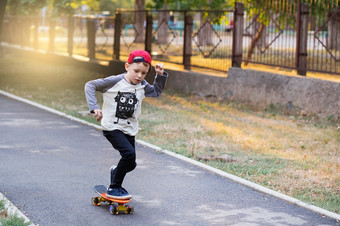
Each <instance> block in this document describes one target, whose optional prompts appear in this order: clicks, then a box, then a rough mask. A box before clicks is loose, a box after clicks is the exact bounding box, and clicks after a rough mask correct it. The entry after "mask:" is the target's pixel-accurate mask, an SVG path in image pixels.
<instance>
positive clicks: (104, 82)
mask: <svg viewBox="0 0 340 226" xmlns="http://www.w3.org/2000/svg"><path fill="white" fill-rule="evenodd" d="M124 75H125V73H123V74H120V75H116V76H114V75H113V76H110V77H107V78H103V79H96V80H92V81H89V82H88V83H86V85H85V95H86V100H87V103H88V105H89V109H90V111H93V110H95V109H100V107H99V106H98V104H97V99H96V95H95V94H96V91H99V92H102V93H103V108H102V112H103V118H102V121H101V125H102V128H103V130H107V131H112V130H116V129H118V130H121V131H122V132H124V133H125V134H128V135H130V136H135V135H136V134H137V132H138V116H139V115H140V113H141V106H142V100H143V99H144V97H158V96H160V94H161V92H162V91H163V89H164V87H165V83H166V81H167V78H168V73H166V72H164V74H163V75H162V76H159V75H156V77H155V81H154V83H153V85H150V84H149V83H148V82H147V81H145V80H143V81H142V82H141V83H139V84H137V85H133V84H130V83H129V82H128V81H127V80H126V79H125V77H124Z"/></svg>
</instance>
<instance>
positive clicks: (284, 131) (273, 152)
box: [0, 52, 340, 213]
mask: <svg viewBox="0 0 340 226" xmlns="http://www.w3.org/2000/svg"><path fill="white" fill-rule="evenodd" d="M0 68H1V69H0V76H1V80H0V89H2V90H5V91H7V92H10V93H13V94H15V95H18V96H21V97H24V98H27V99H30V100H33V101H36V102H38V103H41V104H44V105H47V106H49V107H52V108H55V109H57V110H60V111H63V112H66V113H67V114H70V115H73V116H76V117H79V118H82V119H85V120H88V121H91V122H93V123H96V122H95V120H94V119H93V118H91V117H90V116H87V115H84V114H82V112H87V111H88V108H87V103H86V100H85V96H84V91H83V89H84V84H85V83H86V82H87V81H89V80H91V79H95V78H98V77H101V75H99V74H96V73H94V72H90V71H86V70H85V69H82V68H76V67H73V66H67V65H63V66H60V65H58V64H53V63H48V62H47V61H44V60H33V58H30V59H28V58H26V59H24V58H22V57H20V55H14V54H13V53H10V52H9V53H7V54H5V56H4V57H3V58H0ZM170 76H171V75H170ZM98 98H99V100H100V102H101V98H100V95H98ZM137 139H141V140H144V141H146V142H149V143H152V144H155V145H158V146H160V147H162V148H164V149H167V150H170V151H173V152H176V153H179V154H182V155H185V156H188V157H190V158H193V159H196V160H199V161H203V162H205V163H206V164H209V165H211V166H213V167H216V168H219V169H221V170H224V171H226V172H228V173H231V174H234V175H237V176H240V177H242V178H245V179H247V180H250V181H253V182H255V183H258V184H261V185H263V186H266V187H268V188H271V189H273V190H276V191H279V192H282V193H284V194H287V195H290V196H292V197H295V198H298V199H300V200H302V201H305V202H307V203H310V204H313V205H316V206H319V207H321V208H325V209H327V210H330V211H333V212H336V213H340V174H339V172H340V157H339V156H340V122H339V121H336V120H335V119H334V117H331V116H330V117H328V118H325V119H321V118H318V117H317V116H315V115H314V116H313V115H312V116H309V117H306V116H302V115H299V114H298V113H296V114H294V115H292V114H290V115H289V114H285V112H284V108H282V107H280V106H275V105H271V106H268V107H267V108H265V109H256V108H254V107H250V106H247V105H245V104H242V103H237V102H223V101H220V102H218V101H215V100H214V99H203V98H199V97H196V96H190V95H185V94H181V93H175V92H173V91H169V90H167V91H166V92H164V93H163V94H162V96H161V97H160V98H158V99H155V98H146V99H145V100H144V102H143V110H142V115H141V117H140V132H139V134H138V135H137ZM226 156H227V157H228V158H227V159H228V160H227V161H224V160H223V158H222V157H226Z"/></svg>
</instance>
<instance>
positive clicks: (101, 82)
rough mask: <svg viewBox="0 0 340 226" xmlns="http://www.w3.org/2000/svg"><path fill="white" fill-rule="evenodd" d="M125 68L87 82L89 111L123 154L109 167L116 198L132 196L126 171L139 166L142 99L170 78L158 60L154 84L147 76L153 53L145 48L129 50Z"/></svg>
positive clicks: (110, 193) (153, 94) (110, 194)
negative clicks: (100, 102) (99, 98)
mask: <svg viewBox="0 0 340 226" xmlns="http://www.w3.org/2000/svg"><path fill="white" fill-rule="evenodd" d="M125 70H126V72H125V73H123V74H119V75H112V76H109V77H107V78H103V79H96V80H92V81H89V82H88V83H86V85H85V95H86V100H87V103H88V105H89V109H90V112H91V113H92V114H93V115H94V117H96V119H97V121H100V120H101V126H102V129H103V134H104V136H105V137H106V138H107V140H108V141H109V142H110V143H111V144H112V146H113V148H114V149H116V150H118V151H119V153H120V155H121V159H120V160H119V162H118V165H117V166H116V167H115V166H112V167H111V169H110V176H111V180H110V181H111V182H110V186H109V187H108V189H107V196H108V197H111V198H116V199H129V198H131V195H130V194H129V193H128V192H127V191H126V190H125V189H124V188H123V187H122V183H123V180H124V177H125V175H126V174H127V173H128V172H130V171H132V170H134V169H135V168H136V166H137V164H136V152H135V136H136V134H137V132H138V116H139V115H140V113H141V106H142V100H143V99H144V97H159V96H160V94H161V92H162V91H163V89H164V87H165V83H166V81H167V78H168V73H167V72H165V71H164V69H163V64H156V65H155V70H156V77H155V80H154V83H153V85H150V84H149V83H148V82H147V81H145V80H144V78H145V76H146V74H147V73H148V72H149V71H151V56H150V54H149V53H148V52H146V51H144V50H135V51H132V52H131V53H130V55H129V58H128V60H127V62H126V63H125ZM96 91H99V92H101V93H103V106H102V109H100V107H99V106H98V104H97V99H96V95H95V93H96Z"/></svg>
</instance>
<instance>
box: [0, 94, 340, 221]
mask: <svg viewBox="0 0 340 226" xmlns="http://www.w3.org/2000/svg"><path fill="white" fill-rule="evenodd" d="M0 106H1V107H0V109H1V110H0V192H1V193H2V194H4V195H5V196H6V197H7V198H8V199H9V200H10V201H11V202H12V203H14V204H15V205H16V206H17V207H18V208H19V209H20V210H21V211H22V212H23V213H25V214H26V215H27V216H28V218H29V219H30V220H32V222H33V223H34V224H39V225H82V226H84V225H308V226H310V225H339V223H337V222H336V220H335V219H333V218H329V217H323V216H322V215H320V214H318V213H315V212H312V211H310V210H307V209H305V208H302V207H298V206H296V205H293V204H290V203H288V202H285V201H283V200H281V199H277V198H274V197H272V196H269V195H266V194H263V193H260V192H258V191H255V190H253V189H251V188H249V187H246V186H243V185H241V184H239V183H236V182H233V181H231V180H229V179H227V178H225V177H223V176H220V175H217V174H215V173H213V172H211V171H208V170H205V169H202V168H201V167H198V166H195V165H192V164H190V163H188V162H185V161H182V160H179V159H177V158H174V157H172V156H169V155H166V154H164V153H161V152H158V151H155V150H152V149H151V148H149V147H145V146H142V145H140V144H137V145H136V152H137V164H138V166H137V168H136V169H135V170H134V171H133V172H131V173H129V174H128V175H127V176H126V179H125V181H124V184H123V186H124V187H125V188H126V189H127V190H128V191H129V192H130V193H131V194H132V196H133V198H132V200H131V202H130V203H131V205H133V207H134V213H133V214H131V215H118V216H117V215H111V214H110V213H109V210H108V209H109V208H108V205H101V206H93V205H92V204H91V198H92V197H93V196H95V193H94V191H93V190H92V189H93V186H94V185H97V184H104V185H108V183H109V169H110V167H111V166H112V165H113V164H117V162H118V160H119V154H118V152H117V151H115V150H114V149H113V148H112V147H111V145H110V143H109V142H108V141H106V139H105V138H104V137H103V135H102V132H101V131H99V130H97V129H95V128H93V127H90V126H87V125H83V124H81V123H79V122H75V121H71V120H69V119H67V118H64V117H61V116H58V115H55V114H52V113H50V112H47V111H44V110H42V109H39V108H36V107H34V106H31V105H28V104H25V103H22V102H19V101H16V100H13V99H10V98H8V97H5V96H3V95H0Z"/></svg>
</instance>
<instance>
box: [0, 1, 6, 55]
mask: <svg viewBox="0 0 340 226" xmlns="http://www.w3.org/2000/svg"><path fill="white" fill-rule="evenodd" d="M6 4H7V0H3V1H0V57H2V54H3V53H2V47H1V42H2V37H3V35H2V30H3V22H4V17H5V10H6Z"/></svg>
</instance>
